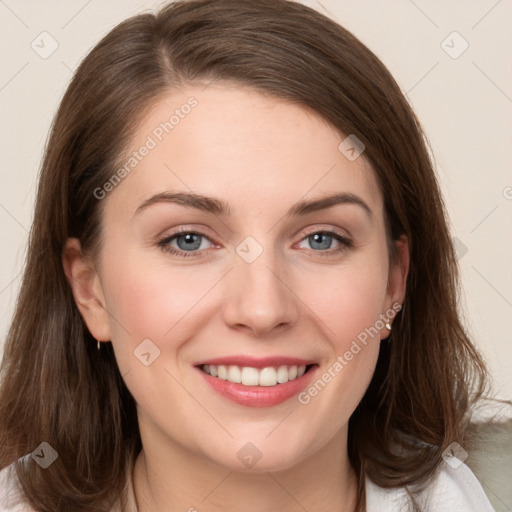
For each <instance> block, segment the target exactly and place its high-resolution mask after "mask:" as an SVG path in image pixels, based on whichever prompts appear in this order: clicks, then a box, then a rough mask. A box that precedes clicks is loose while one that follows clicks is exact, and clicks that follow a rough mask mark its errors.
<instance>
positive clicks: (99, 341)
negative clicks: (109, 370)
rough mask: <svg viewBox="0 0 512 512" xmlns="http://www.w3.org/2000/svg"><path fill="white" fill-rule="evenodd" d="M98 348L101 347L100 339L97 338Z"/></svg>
mask: <svg viewBox="0 0 512 512" xmlns="http://www.w3.org/2000/svg"><path fill="white" fill-rule="evenodd" d="M100 348H101V345H100V340H98V350H100Z"/></svg>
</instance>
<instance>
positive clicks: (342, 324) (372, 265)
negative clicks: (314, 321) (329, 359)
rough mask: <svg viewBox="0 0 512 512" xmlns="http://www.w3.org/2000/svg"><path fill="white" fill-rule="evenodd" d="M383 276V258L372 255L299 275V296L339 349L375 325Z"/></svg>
mask: <svg viewBox="0 0 512 512" xmlns="http://www.w3.org/2000/svg"><path fill="white" fill-rule="evenodd" d="M387 277H388V275H387V268H386V267H385V260H384V262H383V261H382V260H381V259H379V258H378V255H375V257H373V258H369V259H365V260H364V261H361V262H357V264H353V265H346V266H340V267H332V268H326V269H322V271H320V272H318V273H315V275H309V276H307V275H306V276H305V275H303V276H302V277H301V278H300V282H301V291H300V292H299V296H301V297H304V299H305V302H306V303H307V305H308V306H309V307H310V308H311V310H312V311H313V312H314V313H315V314H316V315H318V317H319V318H320V319H321V320H323V322H324V324H325V327H326V328H327V329H326V331H325V332H326V335H327V336H328V338H329V339H331V340H332V342H333V344H335V345H336V346H337V347H336V348H337V349H340V350H341V349H343V348H344V346H345V345H346V343H347V342H349V341H351V340H352V339H353V338H355V337H357V336H358V334H359V333H360V332H362V331H364V330H365V329H367V328H369V327H371V326H373V325H375V323H376V321H377V320H378V319H379V315H380V314H381V313H383V312H384V310H383V305H384V302H385V297H386V287H387ZM372 332H373V331H372Z"/></svg>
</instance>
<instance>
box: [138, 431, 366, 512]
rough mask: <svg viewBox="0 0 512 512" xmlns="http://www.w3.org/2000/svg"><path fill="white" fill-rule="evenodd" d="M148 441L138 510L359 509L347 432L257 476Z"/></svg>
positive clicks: (141, 461)
mask: <svg viewBox="0 0 512 512" xmlns="http://www.w3.org/2000/svg"><path fill="white" fill-rule="evenodd" d="M150 438H151V439H152V440H153V444H152V445H150V446H148V447H147V448H146V449H143V450H142V451H141V452H140V454H139V456H138V458H137V460H136V463H135V467H134V472H133V480H134V491H135V497H136V501H137V508H138V512H157V511H158V512H174V511H176V510H179V511H184V512H185V511H187V512H203V511H206V510H207V511H208V512H221V511H222V512H234V511H238V510H240V508H241V506H243V508H244V510H245V511H246V512H261V511H262V510H281V511H283V512H299V511H300V512H303V511H304V510H322V511H324V512H354V510H355V503H356V494H357V478H356V475H355V473H354V471H353V469H352V467H351V466H350V463H349V460H348V456H347V442H346V431H345V432H340V433H338V434H337V435H335V436H334V438H333V439H332V440H331V441H329V442H328V443H327V444H326V445H324V447H323V448H322V449H321V450H319V451H317V452H316V453H315V454H313V455H312V456H310V457H308V458H306V459H304V460H302V461H300V462H299V463H297V464H296V465H294V466H293V467H290V468H289V469H286V470H284V471H276V472H258V473H257V472H236V471H232V470H230V469H228V468H224V467H222V466H220V465H218V464H215V463H214V462H212V461H211V460H208V459H206V458H204V457H201V456H200V455H198V454H197V453H193V452H191V451H189V450H187V449H186V448H184V447H183V446H181V445H178V444H176V443H173V442H169V439H168V438H167V441H168V444H167V445H166V446H165V448H164V449H162V445H161V444H158V443H155V442H154V441H155V437H153V436H151V437H150ZM143 445H145V444H144V439H143ZM153 448H154V449H153Z"/></svg>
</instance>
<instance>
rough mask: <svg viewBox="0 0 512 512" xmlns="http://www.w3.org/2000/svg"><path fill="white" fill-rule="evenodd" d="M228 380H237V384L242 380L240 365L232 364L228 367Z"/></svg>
mask: <svg viewBox="0 0 512 512" xmlns="http://www.w3.org/2000/svg"><path fill="white" fill-rule="evenodd" d="M228 380H229V382H236V383H237V384H240V382H242V372H241V371H240V368H238V366H230V367H229V368H228Z"/></svg>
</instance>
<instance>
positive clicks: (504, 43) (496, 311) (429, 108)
mask: <svg viewBox="0 0 512 512" xmlns="http://www.w3.org/2000/svg"><path fill="white" fill-rule="evenodd" d="M304 3H307V4H308V5H310V6H312V7H315V8H316V9H318V10H320V11H322V12H324V13H326V12H327V13H329V15H330V16H331V17H333V18H335V19H336V20H337V21H338V22H340V23H341V24H342V25H344V26H345V27H346V28H348V29H349V30H351V31H352V32H353V33H354V34H355V35H356V36H358V37H359V38H360V39H361V40H362V41H363V42H364V43H366V44H367V45H368V46H369V47H370V48H371V49H372V50H373V51H374V52H375V53H376V54H377V55H378V56H379V57H380V58H381V59H382V60H383V62H384V63H385V64H386V65H387V66H388V67H389V69H390V70H391V72H392V73H393V74H394V76H395V78H396V80H397V81H398V83H399V84H400V85H401V87H402V89H403V91H404V92H406V93H407V95H408V98H409V100H410V101H411V103H412V105H413V107H414V108H415V110H416V112H417V114H418V116H419V118H420V120H421V121H422V123H423V126H424V128H425V130H426V133H427V136H428V137H429V139H430V141H431V144H432V148H433V151H434V154H435V156H436V160H437V164H438V169H439V173H440V179H441V183H442V186H443V190H444V193H445V199H446V202H447V206H448V209H449V212H450V216H451V222H452V232H453V235H454V236H455V237H457V240H458V241H457V245H458V247H459V250H460V265H461V270H462V276H463V283H462V284H463V288H464V292H465V300H464V304H463V305H462V306H463V308H464V311H465V316H466V318H467V327H468V329H469V330H470V332H471V333H472V334H473V335H474V337H475V340H476V342H477V344H478V346H479V347H480V349H481V350H482V351H483V353H484V356H485V358H486V359H487V361H488V363H489V365H490V368H491V372H492V375H493V377H494V389H495V392H496V394H497V395H498V396H500V397H502V398H506V399H512V340H511V334H510V333H511V332H512V320H511V319H512V272H511V267H512V266H511V262H512V237H511V236H510V235H511V224H512V222H511V210H512V175H511V172H510V171H511V162H512V144H511V142H512V137H511V135H512V122H511V121H512V66H511V62H512V60H511V59H510V50H511V47H512V45H511V42H512V30H511V27H510V20H512V2H511V1H510V0H501V1H496V0H481V1H475V0H473V1H465V2H461V1H456V0H452V1H448V2H436V1H434V0H428V1H427V0H423V1H422V0H415V1H414V2H413V1H412V0H392V1H387V2H381V1H369V0H363V1H355V0H353V1H345V0H321V3H319V2H315V1H308V2H304ZM161 4H162V2H156V1H150V0H147V1H135V0H129V1H126V0H124V1H120V0H109V1H103V2H100V1H99V0H89V1H87V0H82V1H69V0H68V1H64V0H59V1H57V0H53V1H48V0H47V1H45V2H37V1H36V0H32V1H28V0H18V1H15V0H0V37H1V62H2V65H1V67H0V109H1V114H2V123H1V137H0V144H1V148H0V151H1V153H0V154H1V155H2V159H1V170H0V179H1V187H0V237H1V240H2V250H1V264H0V350H1V347H3V343H4V340H5V337H6V333H7V329H8V325H9V322H10V319H11V316H12V313H13V308H14V303H15V300H16V295H17V292H18V289H19V284H20V272H21V270H22V268H23V260H24V255H25V250H26V241H27V234H28V230H29V228H30V224H31V218H32V211H33V202H34V194H35V188H36V176H37V171H38V167H39V164H40V159H41V155H42V151H43V146H44V143H45V140H46V136H47V132H48V128H49V126H50V122H51V119H52V117H53V115H54V113H55V111H56V108H57V105H58V102H59V100H60V98H61V96H62V94H63V92H64V90H65V87H66V86H67V84H68V82H69V80H70V78H71V76H72V72H73V70H74V69H75V68H76V66H77V64H78V63H79V62H80V60H81V59H82V58H83V57H84V56H85V54H86V53H87V51H88V50H89V49H90V48H91V47H92V46H93V45H94V44H95V43H96V42H97V41H98V40H99V38H100V37H101V36H102V35H104V34H105V33H106V32H108V31H109V30H110V29H111V28H112V27H113V26H114V25H115V24H117V23H118V22H119V21H121V20H122V19H124V18H126V17H128V16H130V15H133V14H136V13H139V12H141V11H143V10H147V9H154V8H156V7H158V6H159V5H161ZM454 31H456V32H458V34H459V35H457V34H455V35H453V34H452V33H453V32H454ZM42 32H47V33H48V34H49V35H42V36H41V35H40V34H41V33H42ZM450 34H452V35H450ZM448 36H449V37H448ZM53 40H54V41H55V42H53ZM443 41H445V42H444V43H443ZM52 44H58V48H57V49H56V50H55V51H54V53H52V54H51V55H50V56H47V55H44V52H49V50H51V48H52V47H51V45H52ZM466 44H468V45H469V46H468V48H467V50H466V51H464V53H462V54H460V55H458V54H459V53H460V52H461V50H463V49H464V47H465V46H466ZM31 45H33V46H34V47H35V48H36V49H37V51H38V52H39V54H38V53H37V52H36V51H35V50H34V49H33V48H32V47H31ZM447 52H448V53H447ZM40 53H42V54H43V56H45V57H47V58H42V57H41V56H40ZM449 53H451V56H450V55H449ZM453 57H457V58H453ZM432 236H435V233H432Z"/></svg>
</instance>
